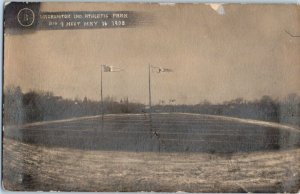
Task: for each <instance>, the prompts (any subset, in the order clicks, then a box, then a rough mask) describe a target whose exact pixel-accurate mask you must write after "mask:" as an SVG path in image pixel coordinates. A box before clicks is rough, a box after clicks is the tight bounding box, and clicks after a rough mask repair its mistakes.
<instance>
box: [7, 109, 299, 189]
mask: <svg viewBox="0 0 300 194" xmlns="http://www.w3.org/2000/svg"><path fill="white" fill-rule="evenodd" d="M150 119H151V120H152V122H150ZM4 137H5V138H4V150H3V151H4V153H3V156H4V160H3V166H4V169H3V170H4V174H3V180H4V187H5V189H8V190H44V191H49V190H55V191H166V192H171V191H173V192H176V191H186V192H297V191H298V190H299V188H300V162H299V161H300V147H299V131H298V130H297V129H295V128H293V127H288V126H282V125H279V124H275V123H267V122H261V121H252V120H243V119H235V118H228V117H217V116H209V115H196V114H153V115H152V118H149V117H148V116H146V115H106V116H105V118H104V123H103V126H102V123H101V117H97V116H96V117H88V118H81V119H71V120H65V121H56V122H45V123H35V124H29V125H24V126H21V127H7V128H5V131H4ZM158 151H160V152H158Z"/></svg>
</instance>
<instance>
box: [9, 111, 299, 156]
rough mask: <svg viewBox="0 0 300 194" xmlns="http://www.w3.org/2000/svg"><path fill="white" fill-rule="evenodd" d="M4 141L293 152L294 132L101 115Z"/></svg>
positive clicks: (184, 117)
mask: <svg viewBox="0 0 300 194" xmlns="http://www.w3.org/2000/svg"><path fill="white" fill-rule="evenodd" d="M4 135H5V137H7V138H11V139H15V140H20V141H22V142H26V143H32V144H38V145H43V146H48V147H69V148H76V149H85V150H120V151H146V152H149V151H150V152H151V151H161V152H210V153H215V152H216V153H232V152H249V151H259V150H277V149H287V148H294V147H298V146H299V145H300V130H297V129H294V128H292V127H287V126H283V125H279V124H275V123H268V122H261V121H252V122H251V120H243V119H234V118H230V117H221V116H210V115H199V114H186V113H173V114H153V115H152V117H149V116H148V115H144V114H135V115H132V114H123V115H106V116H105V117H104V120H103V122H102V119H101V117H100V116H96V117H87V118H82V119H73V120H72V119H71V120H66V121H59V122H45V123H43V122H42V123H35V124H29V125H25V126H21V127H8V128H7V129H5V133H4Z"/></svg>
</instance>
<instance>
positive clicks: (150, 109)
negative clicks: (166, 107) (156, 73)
mask: <svg viewBox="0 0 300 194" xmlns="http://www.w3.org/2000/svg"><path fill="white" fill-rule="evenodd" d="M151 112H152V107H151V65H150V64H149V114H150V116H151Z"/></svg>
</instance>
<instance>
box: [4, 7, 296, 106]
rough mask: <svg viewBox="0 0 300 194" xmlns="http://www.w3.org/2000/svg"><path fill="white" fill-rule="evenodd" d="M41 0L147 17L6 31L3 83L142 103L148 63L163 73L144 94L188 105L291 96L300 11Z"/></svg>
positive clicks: (63, 9)
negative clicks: (100, 25) (136, 21)
mask: <svg viewBox="0 0 300 194" xmlns="http://www.w3.org/2000/svg"><path fill="white" fill-rule="evenodd" d="M224 9H225V15H219V14H218V13H217V12H216V11H214V10H213V9H212V8H211V7H210V6H209V5H192V4H190V5H175V6H169V5H163V6H159V5H157V4H152V5H150V4H148V5H145V4H144V5H143V4H131V5H128V4H127V5H126V4H102V3H98V4H95V3H93V4H91V3H81V4H79V3H74V4H70V3H69V4H62V3H59V4H58V3H43V4H42V6H41V11H75V10H77V11H79V10H80V11H92V10H94V11H96V10H97V11H113V10H126V11H127V10H129V11H130V10H133V11H142V12H147V13H149V14H150V15H152V16H153V17H154V18H155V19H154V21H153V23H152V24H151V25H150V24H149V25H146V26H138V27H136V28H127V29H94V30H60V31H37V32H35V33H32V34H26V35H5V58H4V60H5V61H4V63H5V67H4V79H5V80H4V84H5V86H7V85H16V86H21V88H22V89H23V91H28V90H29V89H42V90H46V91H52V92H54V94H55V95H61V96H63V97H67V98H75V97H79V98H83V97H84V96H87V97H88V98H90V99H94V100H99V99H100V65H101V64H108V65H114V66H118V67H121V68H124V69H125V71H123V72H119V73H105V74H104V77H103V86H104V87H103V92H104V96H108V95H109V96H114V97H116V98H117V99H120V98H122V97H126V96H128V98H129V100H134V101H138V102H143V103H146V102H147V101H148V64H152V65H155V66H162V67H168V68H171V69H173V70H174V72H172V73H165V74H153V76H152V80H153V82H152V86H153V87H152V91H153V94H152V98H153V101H154V102H155V103H157V102H158V101H159V100H165V101H168V100H169V99H176V103H178V104H180V103H187V104H194V103H199V102H201V101H203V100H205V99H207V100H209V101H211V102H222V101H225V100H231V99H234V98H237V97H243V98H245V99H247V100H252V99H257V98H260V97H261V96H262V95H270V96H272V97H274V98H282V97H283V96H285V95H287V94H289V93H298V94H300V54H299V53H300V38H292V37H291V36H289V35H288V34H287V33H286V32H285V30H287V31H289V32H290V33H293V34H298V35H299V34H300V7H299V6H296V5H225V6H224Z"/></svg>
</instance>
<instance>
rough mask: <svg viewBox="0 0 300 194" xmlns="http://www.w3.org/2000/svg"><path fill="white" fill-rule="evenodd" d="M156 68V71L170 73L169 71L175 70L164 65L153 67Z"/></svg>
mask: <svg viewBox="0 0 300 194" xmlns="http://www.w3.org/2000/svg"><path fill="white" fill-rule="evenodd" d="M153 68H154V69H155V72H156V73H169V72H173V70H172V69H169V68H163V67H153Z"/></svg>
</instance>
